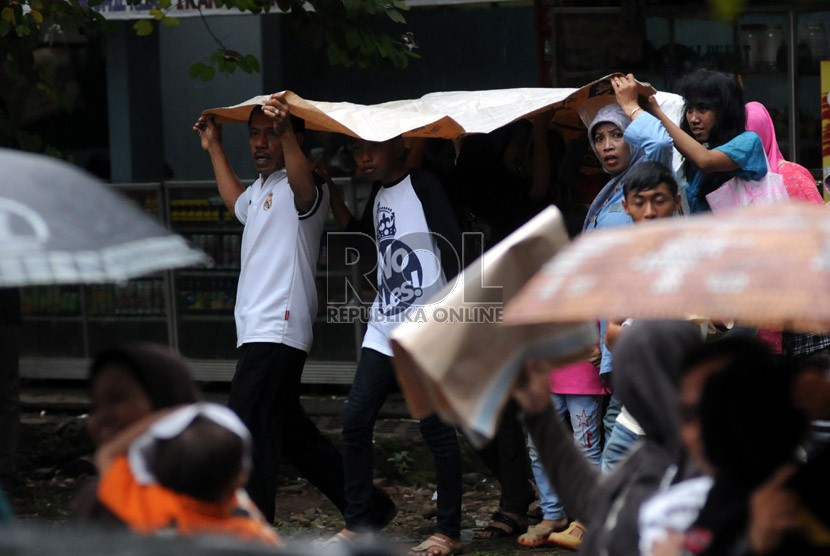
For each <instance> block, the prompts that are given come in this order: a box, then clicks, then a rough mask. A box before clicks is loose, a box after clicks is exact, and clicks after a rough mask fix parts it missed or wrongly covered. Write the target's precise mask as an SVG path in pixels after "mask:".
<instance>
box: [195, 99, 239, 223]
mask: <svg viewBox="0 0 830 556" xmlns="http://www.w3.org/2000/svg"><path fill="white" fill-rule="evenodd" d="M193 132H194V133H195V134H196V135H198V136H199V140H200V141H201V144H202V148H203V149H204V150H205V151H207V153H208V154H209V155H210V163H211V165H212V166H213V173H214V175H215V176H216V185H217V187H218V188H219V195H220V196H221V197H222V201H223V202H224V203H225V206H226V207H228V210H229V211H231V214H233V213H234V207H235V206H236V200H237V199H238V198H239V196H240V195H242V192H243V191H245V188H244V187H242V182H240V181H239V178H238V177H236V174H235V173H234V171H233V168H231V164H230V162H228V157H227V156H226V155H225V148H224V147H223V146H222V126H221V125H220V124H217V123H216V119H215V118H214V116H200V117H199V119H198V120H196V123H195V124H193Z"/></svg>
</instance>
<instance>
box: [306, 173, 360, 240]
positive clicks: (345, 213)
mask: <svg viewBox="0 0 830 556" xmlns="http://www.w3.org/2000/svg"><path fill="white" fill-rule="evenodd" d="M314 172H315V173H316V174H317V175H318V176H320V177H321V178H323V179H324V180H325V182H326V184H328V186H329V204H331V212H332V214H333V215H334V220H335V221H336V222H337V227H338V228H340V231H345V230H346V227H347V226H348V225H349V222H350V221H351V220H352V218H354V216H353V215H352V211H350V210H349V207H347V206H346V202H345V201H344V200H343V195H342V194H341V193H340V188H338V187H337V184H335V183H334V180H332V179H331V176H330V175H329V172H328V170H326V168H325V167H324V166H321V165H319V164H318V165H317V166H315V167H314Z"/></svg>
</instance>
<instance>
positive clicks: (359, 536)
mask: <svg viewBox="0 0 830 556" xmlns="http://www.w3.org/2000/svg"><path fill="white" fill-rule="evenodd" d="M372 536H373V535H372V533H352V532H351V531H347V530H346V529H343V530H342V531H340V532H338V533H337V534H335V535H334V536H332V537H329V538H327V539H321V540H316V541H312V542H311V547H312V548H315V549H328V548H334V547H342V548H354V546H355V545H358V544H360V543H362V542H366V541H367V540H371V538H372Z"/></svg>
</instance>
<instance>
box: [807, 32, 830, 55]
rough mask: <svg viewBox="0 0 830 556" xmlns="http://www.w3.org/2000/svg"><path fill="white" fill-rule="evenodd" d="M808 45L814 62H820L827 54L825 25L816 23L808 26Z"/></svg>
mask: <svg viewBox="0 0 830 556" xmlns="http://www.w3.org/2000/svg"><path fill="white" fill-rule="evenodd" d="M807 46H808V47H809V48H810V54H811V55H812V60H813V64H818V63H819V62H821V61H822V60H824V59H825V57H826V56H827V37H826V35H825V33H824V25H822V24H821V23H815V24H813V25H808V26H807Z"/></svg>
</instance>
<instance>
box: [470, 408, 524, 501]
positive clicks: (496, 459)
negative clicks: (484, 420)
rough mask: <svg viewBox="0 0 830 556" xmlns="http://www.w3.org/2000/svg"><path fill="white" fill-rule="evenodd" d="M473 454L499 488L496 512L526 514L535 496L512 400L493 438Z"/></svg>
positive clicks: (520, 426) (522, 430)
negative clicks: (477, 457) (485, 467)
mask: <svg viewBox="0 0 830 556" xmlns="http://www.w3.org/2000/svg"><path fill="white" fill-rule="evenodd" d="M477 453H478V455H479V457H481V459H482V461H483V462H484V464H485V465H486V466H487V468H488V469H489V470H490V472H491V473H492V474H493V475H494V476H495V477H496V479H498V481H499V484H500V485H501V498H500V499H499V509H501V510H502V511H505V512H511V513H516V514H519V515H520V516H522V517H524V516H525V515H527V507H528V506H529V505H530V503H531V502H533V500H534V499H535V498H536V496H535V494H534V493H533V487H531V485H530V461H529V460H528V455H527V443H526V441H525V432H524V429H523V428H522V422H521V421H520V420H519V409H518V406H517V405H516V402H515V401H513V400H510V402H508V404H507V406H506V407H505V408H504V412H503V413H502V416H501V422H500V423H499V428H498V429H497V430H496V436H495V437H494V438H493V440H491V441H490V443H489V444H487V445H486V446H485V447H484V448H481V449H480V450H477Z"/></svg>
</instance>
